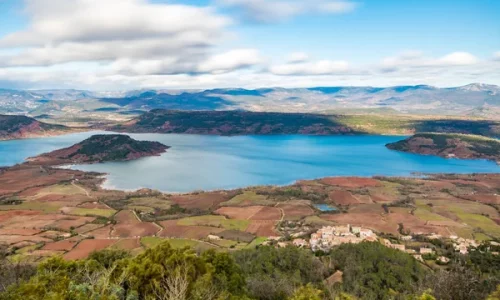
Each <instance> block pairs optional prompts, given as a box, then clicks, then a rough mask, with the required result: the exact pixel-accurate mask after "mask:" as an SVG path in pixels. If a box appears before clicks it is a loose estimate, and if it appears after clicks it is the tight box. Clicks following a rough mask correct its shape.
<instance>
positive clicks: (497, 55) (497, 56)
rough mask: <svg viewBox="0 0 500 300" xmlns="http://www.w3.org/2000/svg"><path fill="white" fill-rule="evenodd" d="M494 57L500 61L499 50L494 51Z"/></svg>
mask: <svg viewBox="0 0 500 300" xmlns="http://www.w3.org/2000/svg"><path fill="white" fill-rule="evenodd" d="M493 59H494V60H499V61H500V51H497V52H495V53H493Z"/></svg>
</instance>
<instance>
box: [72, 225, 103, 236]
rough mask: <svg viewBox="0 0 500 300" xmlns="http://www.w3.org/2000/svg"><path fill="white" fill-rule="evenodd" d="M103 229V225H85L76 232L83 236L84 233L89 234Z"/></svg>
mask: <svg viewBox="0 0 500 300" xmlns="http://www.w3.org/2000/svg"><path fill="white" fill-rule="evenodd" d="M101 227H104V225H103V224H85V225H83V226H80V227H78V228H76V229H75V232H76V233H78V234H83V233H87V232H89V231H92V230H96V229H98V228H101Z"/></svg>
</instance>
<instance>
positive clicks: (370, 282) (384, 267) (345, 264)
mask: <svg viewBox="0 0 500 300" xmlns="http://www.w3.org/2000/svg"><path fill="white" fill-rule="evenodd" d="M330 258H331V261H332V263H333V264H334V265H335V266H336V267H337V268H339V269H341V270H342V271H343V276H342V277H343V284H342V285H343V289H344V291H346V292H348V293H351V294H353V295H355V296H357V297H359V298H363V299H387V298H394V297H395V296H396V295H405V294H412V293H414V292H415V285H417V284H418V283H419V282H421V281H422V280H423V279H424V278H425V271H424V269H423V268H422V267H421V266H420V264H419V262H417V261H416V260H415V259H414V258H413V257H411V256H410V255H408V254H406V253H404V252H401V251H399V250H395V249H391V248H387V247H385V246H383V245H381V244H380V243H370V242H363V243H360V244H343V245H340V246H339V247H337V248H335V249H333V250H332V251H331V253H330Z"/></svg>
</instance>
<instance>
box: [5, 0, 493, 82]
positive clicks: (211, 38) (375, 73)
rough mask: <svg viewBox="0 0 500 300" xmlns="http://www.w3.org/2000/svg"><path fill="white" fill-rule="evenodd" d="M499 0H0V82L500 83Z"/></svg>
mask: <svg viewBox="0 0 500 300" xmlns="http://www.w3.org/2000/svg"><path fill="white" fill-rule="evenodd" d="M499 13H500V1H498V0H434V1H422V0H405V1H402V0H184V1H181V0H168V1H167V0H50V1H48V0H24V1H23V0H0V88H22V89H54V88H61V89H62V88H76V89H90V90H132V89H142V88H166V89H209V88H259V87H312V86H396V85H416V84H428V85H433V86H440V87H449V86H461V85H466V84H469V83H474V82H481V83H487V84H496V85H500V18H499V17H498V14H499Z"/></svg>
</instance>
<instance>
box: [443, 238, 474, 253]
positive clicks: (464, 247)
mask: <svg viewBox="0 0 500 300" xmlns="http://www.w3.org/2000/svg"><path fill="white" fill-rule="evenodd" d="M450 239H452V240H453V247H454V248H455V251H458V252H460V254H467V253H469V249H470V248H477V247H478V246H479V244H478V243H477V242H476V241H475V240H471V239H464V238H459V237H458V236H456V235H452V236H450Z"/></svg>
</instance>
